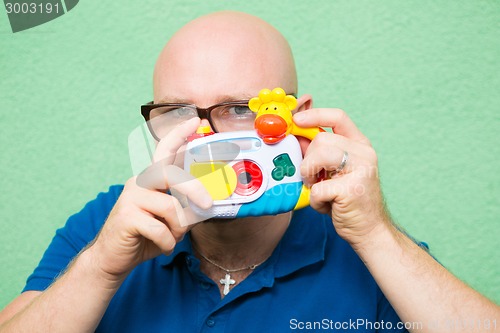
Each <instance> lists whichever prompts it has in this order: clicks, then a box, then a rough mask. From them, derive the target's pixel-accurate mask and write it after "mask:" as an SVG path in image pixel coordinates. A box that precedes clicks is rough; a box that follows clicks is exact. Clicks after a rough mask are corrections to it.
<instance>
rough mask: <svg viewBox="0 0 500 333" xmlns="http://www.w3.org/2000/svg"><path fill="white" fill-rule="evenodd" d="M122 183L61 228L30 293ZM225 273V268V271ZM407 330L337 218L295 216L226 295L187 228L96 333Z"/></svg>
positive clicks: (122, 292) (100, 215)
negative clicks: (340, 233)
mask: <svg viewBox="0 0 500 333" xmlns="http://www.w3.org/2000/svg"><path fill="white" fill-rule="evenodd" d="M122 189H123V186H112V187H111V188H110V189H109V192H107V193H101V194H99V195H98V196H97V198H96V199H95V200H93V201H91V202H89V203H88V204H87V205H86V206H85V207H84V208H83V210H82V211H80V212H79V213H77V214H75V215H73V216H71V217H70V218H69V219H68V221H67V223H66V225H65V226H64V227H63V228H61V229H59V230H57V232H56V235H55V237H54V238H53V240H52V242H51V244H50V246H49V247H48V249H47V250H46V252H45V254H44V255H43V258H42V260H41V262H40V264H39V266H38V267H37V268H36V269H35V271H34V272H33V274H32V275H31V276H30V277H29V278H28V281H27V284H26V286H25V288H24V291H27V290H40V291H42V290H45V289H46V288H47V287H48V286H49V285H50V284H51V283H52V282H53V281H54V279H55V278H56V277H57V275H58V274H60V273H61V272H62V271H64V269H65V268H66V266H67V265H68V264H69V262H70V261H71V259H73V258H74V257H75V256H76V255H77V254H78V253H79V252H80V251H81V249H82V248H84V247H85V246H86V245H87V244H88V243H89V242H90V241H92V239H94V237H95V236H96V235H97V233H98V231H99V230H100V228H101V227H102V225H103V223H104V221H105V220H106V218H107V216H108V214H109V212H110V211H111V209H112V207H113V206H114V204H115V202H116V200H117V198H118V196H119V195H120V193H121V191H122ZM222 275H223V273H221V278H222V277H223V276H222ZM295 331H347V332H407V331H406V330H405V329H404V328H403V327H402V323H401V322H400V320H399V318H398V316H397V314H396V313H395V311H394V309H393V308H392V307H391V305H390V304H389V302H388V301H387V299H386V298H385V297H384V295H383V294H382V292H381V291H380V289H379V287H378V286H377V284H376V283H375V281H374V280H373V278H372V276H371V275H370V273H369V272H368V270H367V269H366V267H365V266H364V264H363V263H362V262H361V260H360V259H359V258H358V256H357V255H356V253H355V252H354V251H353V250H352V249H351V247H350V246H349V245H348V244H347V243H346V242H345V241H344V240H342V239H341V238H340V237H339V236H338V235H337V233H336V232H335V229H334V228H333V225H332V221H331V220H330V218H329V217H328V216H326V215H321V214H319V213H317V212H316V211H314V210H313V209H311V208H304V209H302V210H299V211H296V212H295V213H294V214H293V218H292V221H291V222H290V226H289V227H288V230H287V231H286V233H285V234H284V236H283V238H282V239H281V241H280V242H279V244H278V246H277V247H276V249H275V250H274V252H273V254H272V255H271V257H270V258H269V259H268V260H267V261H266V262H265V263H264V264H262V265H261V266H259V267H257V268H256V269H255V270H254V271H253V272H252V273H251V274H250V275H249V276H248V277H247V278H246V279H245V280H244V281H242V282H241V283H239V284H238V285H237V286H235V287H234V288H232V289H231V291H230V292H229V294H228V295H227V296H226V297H224V299H222V300H221V298H220V294H219V289H218V286H217V285H216V284H215V283H214V282H213V281H212V280H210V279H209V278H208V277H207V276H206V275H205V274H203V273H202V272H201V271H200V262H199V260H198V259H197V258H196V257H195V256H193V251H192V248H191V242H190V237H189V234H188V235H187V236H186V237H185V238H184V239H183V241H181V242H180V243H179V244H177V246H176V248H175V250H174V252H173V253H172V254H171V255H169V256H165V255H161V256H159V257H157V258H154V259H152V260H149V261H146V262H144V263H142V264H140V265H139V266H137V267H136V268H135V269H134V270H133V271H132V272H131V273H130V275H129V276H128V277H127V279H126V280H125V281H124V283H123V284H122V286H121V287H120V289H119V290H118V291H117V293H116V295H115V296H114V298H113V299H112V301H111V303H110V304H109V307H108V309H107V311H106V313H105V314H104V316H103V318H102V320H101V322H100V324H99V326H98V328H97V332H120V333H123V332H175V333H177V332H226V333H244V332H251V333H255V332H295Z"/></svg>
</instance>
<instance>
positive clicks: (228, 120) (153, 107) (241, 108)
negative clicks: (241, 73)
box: [141, 100, 256, 141]
mask: <svg viewBox="0 0 500 333" xmlns="http://www.w3.org/2000/svg"><path fill="white" fill-rule="evenodd" d="M141 114H142V116H143V117H144V119H145V120H146V123H147V124H148V128H149V131H150V132H151V135H152V136H153V137H154V138H155V139H156V140H158V141H159V140H160V139H161V138H163V137H164V136H166V135H167V134H168V133H169V132H170V131H171V130H172V129H173V128H174V127H175V126H177V125H179V124H180V123H181V122H184V121H186V120H189V119H191V118H194V117H200V118H201V119H207V120H208V122H209V123H210V126H212V129H213V130H214V131H215V132H231V131H243V130H251V129H253V128H254V122H255V117H256V113H255V112H253V111H252V110H250V108H249V107H248V100H239V101H231V102H223V103H218V104H214V105H212V106H209V107H208V108H199V107H197V106H196V105H194V104H183V103H160V104H154V103H153V102H149V103H147V104H144V105H141Z"/></svg>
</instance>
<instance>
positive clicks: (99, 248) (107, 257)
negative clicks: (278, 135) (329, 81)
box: [0, 12, 498, 332]
mask: <svg viewBox="0 0 500 333" xmlns="http://www.w3.org/2000/svg"><path fill="white" fill-rule="evenodd" d="M265 87H269V88H273V87H282V88H283V89H285V91H286V92H287V93H289V94H296V93H297V76H296V71H295V65H294V61H293V57H292V53H291V50H290V47H289V46H288V43H287V42H286V40H285V39H284V38H283V36H282V35H281V34H280V33H279V32H277V31H276V30H275V29H274V28H273V27H271V26H270V25H269V24H267V23H266V22H263V21H262V20H260V19H258V18H255V17H253V16H250V15H246V14H242V13H234V12H220V13H215V14H211V15H207V16H204V17H201V18H199V19H197V20H194V21H192V22H191V23H189V24H187V25H186V26H184V27H183V28H182V29H181V30H179V31H178V32H177V33H176V34H175V35H174V36H173V37H172V38H171V39H170V41H169V42H168V44H167V45H166V46H165V48H164V49H163V51H162V52H161V54H160V56H159V58H158V61H157V64H156V67H155V71H154V102H153V104H152V105H150V106H149V107H148V108H147V112H146V115H145V116H146V118H147V119H150V121H151V122H154V121H155V119H156V121H158V120H159V119H161V120H162V121H161V122H159V121H158V122H157V125H158V124H159V125H158V126H160V127H154V126H151V130H152V135H153V136H154V137H156V138H157V139H158V141H159V142H158V145H157V149H156V152H155V156H154V159H155V161H156V162H159V163H157V164H156V166H158V165H160V167H162V168H168V167H169V165H179V163H180V161H179V159H176V153H177V152H178V151H180V150H182V148H183V147H184V145H185V140H186V138H187V137H188V136H189V135H191V134H192V133H194V132H195V131H196V129H197V128H198V127H199V126H200V125H206V126H212V128H213V130H215V131H219V132H227V131H233V130H241V129H248V128H247V127H248V126H252V121H250V122H247V121H246V120H247V118H246V117H254V115H253V113H252V112H250V110H248V109H247V108H245V107H244V104H245V103H242V102H241V101H247V100H248V99H249V98H251V97H253V96H255V95H257V94H258V92H259V90H261V89H262V88H265ZM169 103H177V104H179V103H180V104H186V105H187V106H185V107H184V108H183V109H179V108H178V107H176V108H173V107H170V109H169V110H170V111H169V114H170V115H178V116H179V118H174V117H172V118H160V117H157V115H156V114H155V112H154V110H157V109H158V108H157V107H156V105H157V104H162V105H165V104H169ZM220 103H225V105H226V106H227V105H229V107H227V108H226V109H225V110H229V112H230V113H228V114H224V113H222V111H221V110H222V109H221V108H220V107H217V106H215V107H211V106H214V105H218V104H220ZM192 105H196V106H197V107H198V108H208V107H211V109H212V111H211V112H212V113H211V121H210V122H209V121H208V119H207V118H206V115H205V116H204V115H203V114H202V112H198V113H197V112H196V111H197V109H196V108H194V107H193V106H192ZM181 111H182V112H181ZM181 116H182V117H181ZM198 116H201V117H202V118H203V119H200V118H199V117H198ZM155 117H156V118H155ZM165 119H168V121H165ZM294 120H295V122H296V123H297V124H298V125H300V126H302V127H314V126H323V127H330V128H332V129H333V132H334V133H335V134H333V133H322V134H320V135H318V136H317V137H316V138H315V139H314V140H313V141H312V142H311V143H310V144H309V143H308V142H302V148H303V153H304V161H303V163H302V165H301V168H300V172H301V174H302V176H303V177H304V179H305V180H306V182H307V183H308V184H309V185H311V207H308V208H305V209H302V210H300V211H297V212H295V213H293V214H292V213H291V212H287V213H283V214H279V215H276V216H261V217H248V218H244V219H236V220H232V221H229V222H228V221H225V223H220V222H221V221H219V220H208V221H205V222H204V223H199V224H196V225H194V227H193V226H192V225H191V226H190V227H185V226H181V224H182V225H185V223H181V221H184V222H186V220H188V219H189V217H188V216H185V214H184V213H183V210H182V208H181V206H180V204H179V202H178V200H177V199H176V198H174V197H172V196H170V195H169V194H166V193H167V191H166V190H168V189H169V182H170V181H171V179H169V177H168V173H166V172H159V173H158V172H157V173H155V177H157V178H156V180H155V181H153V182H149V183H148V184H149V186H146V187H145V186H139V185H138V182H137V179H136V178H132V179H130V180H129V181H128V182H127V183H126V184H125V186H112V187H111V188H110V190H109V192H108V193H101V194H99V196H98V197H97V198H96V199H95V200H93V201H91V202H90V203H88V204H87V205H86V206H85V208H84V209H83V210H82V211H81V212H80V213H78V214H75V215H74V216H72V217H71V218H70V219H69V220H68V222H67V224H66V226H65V227H64V228H62V229H60V230H58V232H57V233H56V236H55V237H54V239H53V241H52V243H51V245H50V246H49V248H48V250H47V251H46V253H45V255H44V257H43V258H42V261H41V262H40V265H39V267H37V269H36V270H35V272H34V273H33V274H32V275H31V276H30V278H29V279H28V282H27V285H26V287H25V289H24V291H23V293H22V294H21V295H20V296H19V297H18V298H17V299H16V300H14V301H13V302H12V303H11V304H10V305H9V306H8V307H7V308H6V309H5V310H4V311H3V312H2V314H1V315H0V322H4V325H3V326H1V329H2V332H3V331H5V332H31V331H40V332H91V331H97V332H138V331H146V332H156V331H168V332H191V331H193V332H194V331H218V332H269V331H272V332H288V331H293V330H302V329H308V330H323V329H324V330H340V329H343V330H353V331H360V332H406V331H408V330H409V331H415V332H417V331H418V332H431V331H436V332H438V331H439V332H442V331H444V330H443V329H442V328H443V327H440V326H439V323H440V322H441V321H442V320H444V319H455V318H463V316H464V315H467V316H469V317H467V318H477V317H478V316H479V315H480V314H481V315H483V317H484V316H486V317H488V318H492V317H494V315H496V312H495V311H497V310H498V309H497V308H496V307H495V306H494V305H493V304H492V303H489V302H488V301H486V300H485V299H484V298H482V296H480V295H478V294H476V293H475V292H474V291H472V290H470V289H468V288H467V287H466V286H464V285H463V284H462V283H461V282H460V281H458V280H457V279H455V278H454V277H453V276H451V275H450V274H449V273H448V272H447V271H446V270H445V269H443V268H442V267H441V266H440V265H439V264H437V263H436V262H435V261H434V260H433V259H432V258H431V257H430V256H429V255H428V254H427V253H426V251H425V250H424V249H422V247H421V246H419V245H418V244H416V243H415V242H414V241H412V240H410V239H409V238H408V237H407V236H405V235H404V234H402V233H401V232H400V231H399V230H398V229H397V228H395V227H394V226H393V224H392V222H391V220H390V218H389V216H388V214H387V213H386V210H385V208H384V204H383V199H382V195H381V191H380V184H379V180H378V174H377V172H376V171H377V158H376V154H375V152H374V150H373V148H372V147H371V145H370V142H369V140H368V139H367V138H366V137H365V136H364V135H363V134H362V133H361V132H360V131H359V130H358V129H357V128H356V126H355V125H354V123H353V122H352V121H351V120H350V119H349V118H348V116H347V115H346V114H345V113H344V112H343V111H342V110H338V109H312V99H311V96H309V95H302V96H300V97H299V98H298V106H297V108H296V110H295V116H294ZM248 124H250V125H248ZM155 126H156V125H155ZM345 152H348V154H345ZM345 156H348V160H347V163H343V158H345ZM344 162H345V161H344ZM341 164H345V166H344V167H343V169H342V172H341V173H340V174H337V175H335V177H333V178H332V179H329V180H325V181H323V182H317V180H316V176H317V174H318V172H319V171H321V170H322V169H326V170H329V171H332V170H336V169H338V168H339V166H340V165H341ZM165 175H167V176H165ZM158 177H159V178H160V179H158ZM188 196H189V198H190V199H191V200H192V201H193V203H195V204H196V205H198V206H200V207H202V208H209V207H210V206H211V205H212V200H211V198H210V196H209V195H208V194H207V191H206V190H205V189H204V188H203V187H202V186H201V184H199V183H196V182H194V183H193V184H190V186H189V189H188ZM388 300H389V301H390V302H389V301H388ZM457 300H458V303H457ZM465 301H467V302H468V303H469V305H471V306H470V307H468V308H467V309H468V310H461V309H460V308H459V307H457V306H456V305H457V304H463V302H465ZM391 304H392V306H391ZM443 309H444V310H443ZM450 309H452V310H453V311H450ZM470 309H473V310H472V312H467V311H471V310H470ZM475 309H476V310H475ZM474 311H476V312H474ZM396 312H397V313H396ZM464 312H467V313H464ZM450 313H452V314H453V315H454V317H451V316H450ZM398 314H399V316H398ZM471 314H472V316H471ZM446 316H448V317H446ZM399 317H401V318H402V319H403V320H404V321H406V322H409V323H407V325H406V326H407V327H405V325H404V324H402V323H401V322H400V319H399ZM486 317H485V318H486ZM436 323H437V325H438V326H435V327H434V328H436V327H437V328H436V329H434V328H433V327H431V326H429V324H434V325H436ZM471 331H472V330H471Z"/></svg>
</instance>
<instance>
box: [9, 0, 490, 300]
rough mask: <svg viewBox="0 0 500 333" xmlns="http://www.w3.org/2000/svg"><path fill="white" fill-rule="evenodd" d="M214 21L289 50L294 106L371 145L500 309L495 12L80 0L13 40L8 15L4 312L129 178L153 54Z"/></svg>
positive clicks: (422, 233) (404, 215) (427, 228)
mask: <svg viewBox="0 0 500 333" xmlns="http://www.w3.org/2000/svg"><path fill="white" fill-rule="evenodd" d="M273 4H276V5H274V6H273ZM220 9H235V10H242V11H245V12H248V13H252V14H256V15H258V16H260V17H262V18H264V19H266V20H268V21H269V22H271V23H272V24H273V25H275V26H276V27H277V28H278V29H280V30H281V31H282V32H283V34H284V35H285V36H286V37H288V39H289V41H290V43H291V45H292V47H293V49H294V51H295V57H296V60H297V64H298V71H299V79H300V92H301V93H306V92H307V93H311V94H313V96H314V97H315V105H316V106H321V107H327V106H331V107H340V108H343V109H345V110H346V111H347V112H348V113H349V114H350V115H351V116H352V118H353V119H354V120H355V122H356V123H357V124H358V126H359V127H360V128H361V129H362V131H364V133H365V134H366V135H367V136H368V137H369V138H370V139H371V140H372V142H373V144H374V146H375V147H376V149H377V151H378V154H379V158H380V167H381V173H382V182H383V188H384V191H385V194H386V196H387V201H388V203H389V207H390V209H391V211H392V213H393V215H394V218H395V219H396V220H397V222H398V223H400V224H401V225H402V226H404V227H405V228H406V229H407V230H409V231H410V232H411V233H412V234H413V235H414V236H415V237H417V238H419V239H422V240H426V241H427V242H428V243H429V244H430V246H431V249H432V251H433V253H434V254H435V255H436V256H437V257H438V258H439V260H440V261H441V262H442V263H443V264H444V265H445V266H446V267H448V268H449V269H450V270H451V271H452V272H454V273H455V274H456V275H458V276H459V277H460V278H461V279H463V280H465V281H466V282H467V283H469V284H470V285H472V286H473V287H474V288H476V289H478V290H479V291H481V292H482V293H484V294H486V295H487V296H488V297H490V298H492V299H494V300H495V301H496V302H500V265H499V259H500V246H499V245H498V239H499V238H500V223H499V216H500V202H499V194H500V188H499V185H500V172H499V170H500V162H499V158H498V156H499V155H500V148H499V129H500V93H499V87H500V74H499V73H500V61H499V59H500V2H499V1H494V0H491V1H482V0H470V1H463V0H462V1H457V0H443V1H430V0H425V1H423V0H419V1H416V0H415V1H400V0H389V1H387V0H385V1H348V0H343V1H332V0H329V1H328V0H325V1H300V2H299V1H295V0H282V1H280V2H270V1H247V2H243V1H240V2H236V1H225V0H224V1H223V0H217V1H198V0H196V1H194V0H175V1H172V0H170V1H149V2H146V1H127V2H126V1H119V2H118V1H81V2H80V3H79V4H78V5H77V6H76V7H75V8H74V9H73V10H72V11H71V12H69V13H67V14H65V15H63V16H61V17H60V18H57V19H56V20H54V21H51V22H48V23H46V24H44V25H42V26H39V27H36V28H33V29H30V30H27V31H25V32H19V33H16V34H13V33H12V32H11V30H10V26H9V23H8V20H7V15H6V14H5V11H4V10H0V12H1V13H0V120H1V128H0V129H1V130H0V133H1V134H0V135H1V177H0V184H1V190H2V194H1V200H0V214H1V215H0V260H1V261H0V267H1V269H0V282H1V284H0V307H3V306H4V305H5V304H7V303H8V302H9V300H10V299H12V298H14V297H15V296H16V295H17V294H18V293H19V291H20V290H21V288H22V287H23V285H24V281H25V279H26V277H27V276H28V274H29V273H30V272H31V271H32V269H33V268H34V266H35V265H36V264H37V262H38V260H39V259H40V257H41V255H42V253H43V251H44V250H45V248H46V246H47V245H48V242H49V241H50V239H51V238H52V236H53V233H54V231H55V229H56V228H58V227H60V226H62V225H63V224H64V222H65V220H66V218H67V217H68V216H69V215H70V214H71V213H73V212H76V211H77V210H79V209H80V208H81V207H82V206H83V205H84V203H85V202H87V201H88V200H90V199H92V198H93V197H94V196H95V195H96V193H97V192H99V191H103V190H106V188H107V187H108V186H109V185H110V184H114V183H122V182H124V181H125V180H126V179H127V178H128V177H129V176H130V175H131V170H130V166H129V161H128V150H127V136H128V134H129V132H130V131H131V130H132V129H133V128H134V127H135V126H137V125H138V124H139V123H140V121H141V118H140V116H139V109H138V106H139V105H140V104H141V103H143V102H146V101H148V100H150V98H151V96H152V89H151V74H152V69H153V64H154V62H155V59H156V56H157V54H158V52H159V51H160V49H161V48H162V46H163V44H164V43H165V41H166V40H167V39H168V37H169V36H170V35H171V34H172V33H173V32H174V31H175V30H176V29H178V28H179V27H180V26H181V25H182V24H184V23H185V22H187V21H189V20H190V19H192V18H195V17H197V16H199V15H202V14H205V13H208V12H211V11H215V10H220ZM243 79H244V78H242V80H243Z"/></svg>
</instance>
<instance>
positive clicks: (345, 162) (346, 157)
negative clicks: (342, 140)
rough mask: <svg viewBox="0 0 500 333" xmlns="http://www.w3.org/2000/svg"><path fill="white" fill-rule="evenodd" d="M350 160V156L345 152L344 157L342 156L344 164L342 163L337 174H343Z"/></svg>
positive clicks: (336, 171) (336, 170)
mask: <svg viewBox="0 0 500 333" xmlns="http://www.w3.org/2000/svg"><path fill="white" fill-rule="evenodd" d="M348 159H349V154H348V153H347V152H346V151H345V150H344V156H342V162H340V165H339V167H338V168H337V169H335V173H340V172H342V170H344V168H345V166H346V164H347V160H348Z"/></svg>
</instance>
